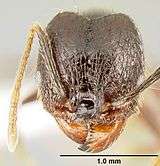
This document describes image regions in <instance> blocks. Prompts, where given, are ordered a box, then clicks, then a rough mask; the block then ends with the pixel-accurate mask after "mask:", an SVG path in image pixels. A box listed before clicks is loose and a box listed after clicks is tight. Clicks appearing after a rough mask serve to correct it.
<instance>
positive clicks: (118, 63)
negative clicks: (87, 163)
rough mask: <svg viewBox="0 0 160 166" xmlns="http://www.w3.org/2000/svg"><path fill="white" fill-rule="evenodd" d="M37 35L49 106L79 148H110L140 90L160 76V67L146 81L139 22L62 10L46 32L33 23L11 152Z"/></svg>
mask: <svg viewBox="0 0 160 166" xmlns="http://www.w3.org/2000/svg"><path fill="white" fill-rule="evenodd" d="M35 34H36V35H37V36H38V41H39V46H40V47H39V55H38V63H37V64H38V65H37V72H38V73H39V76H40V86H39V89H38V91H39V92H40V93H39V95H40V97H41V99H42V103H43V106H44V109H45V110H46V111H48V112H49V113H50V114H51V115H52V116H53V117H54V118H55V119H56V121H57V123H58V124H59V126H60V128H61V129H62V130H63V132H64V133H65V134H66V135H67V136H68V137H69V138H71V139H72V140H73V141H75V142H77V143H78V144H80V146H79V149H80V150H82V151H87V152H100V151H102V150H105V149H106V148H107V147H109V146H110V145H111V144H112V143H113V142H114V141H115V140H116V139H117V138H118V137H119V135H120V133H121V132H122V130H123V128H124V126H125V123H126V121H127V119H128V118H129V117H130V116H131V115H132V114H134V113H135V112H136V107H137V104H138V96H139V94H140V93H141V92H142V91H143V90H144V89H146V88H147V87H148V86H150V85H151V84H153V83H154V82H155V81H157V80H158V79H159V78H160V68H158V69H157V70H156V71H155V72H154V73H153V74H152V75H151V76H150V77H148V78H147V79H145V80H144V79H143V78H144V55H143V46H142V41H141V38H140V35H139V32H138V30H137V28H136V26H135V24H134V23H133V21H132V20H131V19H130V18H129V17H128V16H127V15H125V14H121V13H110V14H105V13H99V12H93V13H90V12H88V13H85V14H78V13H72V12H62V13H59V14H57V15H56V16H55V17H54V18H53V20H52V21H51V22H50V23H49V24H48V26H47V28H46V29H45V30H43V29H42V28H41V27H40V26H39V25H33V26H32V27H31V29H30V31H29V35H28V38H27V43H26V47H25V50H24V54H23V56H22V59H21V62H20V66H19V69H18V73H17V77H16V81H15V85H14V87H13V93H12V98H11V109H10V114H9V128H8V143H9V149H10V150H11V151H14V150H15V147H16V145H17V142H18V138H17V126H16V120H17V105H18V101H19V97H20V88H21V81H22V79H23V76H24V72H25V68H26V65H27V63H28V58H29V55H30V51H31V47H32V42H33V38H34V36H35ZM35 95H36V94H33V95H32V96H30V97H29V98H28V99H27V100H28V101H31V100H32V99H34V97H35ZM27 100H26V101H27ZM28 101H27V102H28Z"/></svg>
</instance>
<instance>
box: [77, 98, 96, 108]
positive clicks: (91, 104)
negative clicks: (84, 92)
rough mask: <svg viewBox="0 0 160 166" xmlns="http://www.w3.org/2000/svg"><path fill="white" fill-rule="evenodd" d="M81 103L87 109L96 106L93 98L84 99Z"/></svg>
mask: <svg viewBox="0 0 160 166" xmlns="http://www.w3.org/2000/svg"><path fill="white" fill-rule="evenodd" d="M80 105H81V106H82V107H86V108H87V110H91V109H93V108H94V102H93V101H92V100H82V101H81V102H80Z"/></svg>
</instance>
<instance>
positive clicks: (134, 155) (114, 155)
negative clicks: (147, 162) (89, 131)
mask: <svg viewBox="0 0 160 166" xmlns="http://www.w3.org/2000/svg"><path fill="white" fill-rule="evenodd" d="M60 157H158V154H110V155H103V154H99V155H97V154H96V155H94V154H93V155H81V154H61V155H60Z"/></svg>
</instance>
